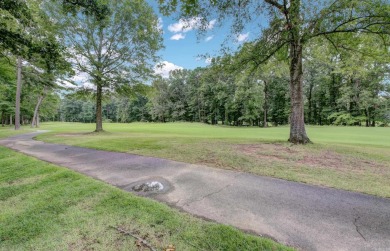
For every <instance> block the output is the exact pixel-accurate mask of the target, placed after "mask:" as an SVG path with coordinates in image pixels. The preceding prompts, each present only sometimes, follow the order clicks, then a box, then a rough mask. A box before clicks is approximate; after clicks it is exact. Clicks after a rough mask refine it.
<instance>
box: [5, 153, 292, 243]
mask: <svg viewBox="0 0 390 251" xmlns="http://www.w3.org/2000/svg"><path fill="white" fill-rule="evenodd" d="M0 209H1V210H0V250H92V249H93V250H148V247H147V246H145V245H143V244H142V243H141V242H140V241H136V240H135V239H134V238H133V237H131V236H128V235H126V234H123V233H121V232H120V231H116V229H114V228H118V229H120V230H121V231H124V232H126V231H127V232H129V233H131V234H132V235H134V236H137V237H139V238H141V239H143V240H145V241H147V243H148V244H149V245H150V246H152V247H154V248H155V249H156V250H165V249H166V248H167V247H169V245H174V246H175V247H176V250H293V249H292V248H289V247H285V246H283V245H281V244H278V243H275V242H274V241H272V240H269V239H265V238H262V237H257V236H253V235H250V234H246V233H243V232H241V231H239V230H237V229H235V228H233V227H230V226H225V225H221V224H216V223H212V222H207V221H204V220H201V219H198V218H195V217H193V216H190V215H188V214H186V213H182V212H179V211H178V210H176V209H172V208H170V207H168V206H167V205H165V204H162V203H158V202H156V201H153V200H151V199H148V198H142V197H138V196H135V195H133V194H130V193H127V192H125V191H122V190H120V189H118V188H115V187H112V186H110V185H108V184H105V183H103V182H101V181H97V180H94V179H92V178H90V177H86V176H84V175H81V174H78V173H76V172H74V171H71V170H68V169H66V168H63V167H59V166H55V165H52V164H49V163H46V162H44V161H40V160H38V159H35V158H32V157H29V156H25V155H23V154H21V153H17V152H14V151H12V150H9V149H7V148H4V147H0ZM113 227H114V228H113Z"/></svg>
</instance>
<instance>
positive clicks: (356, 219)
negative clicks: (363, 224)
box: [353, 216, 367, 241]
mask: <svg viewBox="0 0 390 251" xmlns="http://www.w3.org/2000/svg"><path fill="white" fill-rule="evenodd" d="M359 219H360V216H358V217H356V218H355V219H354V221H353V224H354V225H355V228H356V232H358V234H359V235H360V236H361V237H362V238H363V240H364V241H367V240H366V238H365V237H364V235H363V234H362V233H361V232H360V231H359V227H358V225H357V221H358V220H359Z"/></svg>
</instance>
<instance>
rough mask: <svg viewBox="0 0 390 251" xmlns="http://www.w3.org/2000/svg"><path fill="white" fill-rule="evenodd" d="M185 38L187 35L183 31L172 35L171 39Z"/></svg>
mask: <svg viewBox="0 0 390 251" xmlns="http://www.w3.org/2000/svg"><path fill="white" fill-rule="evenodd" d="M184 38H186V36H185V35H184V34H182V33H177V34H175V35H173V36H172V37H171V40H180V39H184Z"/></svg>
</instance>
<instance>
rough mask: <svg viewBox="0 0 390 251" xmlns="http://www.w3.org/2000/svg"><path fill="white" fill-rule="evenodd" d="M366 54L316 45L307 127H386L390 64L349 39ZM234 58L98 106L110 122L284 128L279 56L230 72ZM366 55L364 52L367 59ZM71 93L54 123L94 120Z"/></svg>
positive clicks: (284, 65)
mask: <svg viewBox="0 0 390 251" xmlns="http://www.w3.org/2000/svg"><path fill="white" fill-rule="evenodd" d="M353 39H354V42H355V43H356V41H359V45H358V46H359V47H360V48H361V49H362V51H365V50H369V52H368V51H366V52H367V53H360V54H357V53H356V52H353V51H343V52H340V51H339V50H337V49H336V48H334V47H333V46H332V45H331V44H329V43H327V41H315V42H313V43H311V44H310V45H309V46H308V49H307V51H305V57H304V60H303V61H304V67H305V72H304V75H305V76H306V77H305V80H304V82H303V88H304V110H305V118H304V121H305V123H306V124H311V125H349V126H367V127H370V126H388V124H389V122H390V83H389V72H390V68H389V63H388V60H389V59H388V54H387V53H386V47H383V46H382V45H381V44H380V43H376V42H375V41H373V40H372V39H371V38H368V37H367V36H365V35H360V37H359V36H354V37H353ZM250 46H253V44H251V43H247V44H246V45H244V46H243V47H242V49H241V50H240V51H238V52H237V53H235V54H233V55H230V56H227V57H224V58H215V59H213V60H212V62H211V65H210V66H208V67H204V68H196V69H194V70H175V71H173V72H171V74H170V76H169V77H168V78H157V79H155V80H154V81H153V82H152V83H151V84H150V85H140V86H139V88H138V90H137V91H136V92H134V93H132V94H131V95H129V96H126V97H124V96H122V95H112V96H111V98H108V99H107V100H105V101H104V102H103V103H104V104H103V117H104V118H105V120H106V121H108V122H121V123H127V122H135V121H150V122H152V121H157V122H174V121H189V122H203V123H209V124H223V125H232V126H243V125H245V126H261V127H267V126H278V125H286V124H289V122H290V121H289V119H290V117H289V116H290V96H289V84H288V83H289V70H288V62H287V60H286V56H285V55H283V53H281V54H279V55H277V57H273V58H272V59H270V61H269V62H268V63H267V64H263V65H261V66H256V65H253V66H251V67H248V68H246V69H244V70H243V68H242V67H238V68H237V67H236V64H237V63H239V62H240V57H241V55H242V54H243V53H245V50H247V47H250ZM368 53H370V54H368ZM84 98H85V100H84V101H82V100H80V95H77V92H75V93H71V94H69V95H68V96H66V97H65V98H64V99H63V100H62V102H61V106H60V107H61V108H60V110H59V111H60V112H59V115H58V116H57V117H58V119H60V120H62V121H78V122H93V121H94V117H93V114H94V112H95V110H94V109H95V108H94V105H93V104H92V103H91V101H90V100H89V101H88V96H85V95H84Z"/></svg>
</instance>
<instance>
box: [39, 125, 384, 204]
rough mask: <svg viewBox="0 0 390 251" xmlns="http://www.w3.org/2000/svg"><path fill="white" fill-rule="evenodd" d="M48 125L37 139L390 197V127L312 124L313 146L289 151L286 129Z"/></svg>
mask: <svg viewBox="0 0 390 251" xmlns="http://www.w3.org/2000/svg"><path fill="white" fill-rule="evenodd" d="M104 128H105V130H106V132H104V133H100V134H96V133H90V132H92V131H93V130H94V124H81V123H45V124H43V125H42V127H41V129H47V130H51V131H52V132H50V133H48V134H44V135H40V136H38V139H40V140H44V141H48V142H56V143H64V144H70V145H77V146H82V147H89V148H96V149H102V150H110V151H120V152H128V153H136V154H141V155H147V156H155V157H162V158H168V159H173V160H178V161H184V162H189V163H198V164H206V165H209V166H215V167H219V168H225V169H235V170H241V171H245V172H251V173H255V174H259V175H266V176H273V177H278V178H282V179H287V180H293V181H299V182H305V183H310V184H314V185H321V186H328V187H335V188H340V189H345V190H351V191H358V192H363V193H368V194H374V195H378V196H382V197H390V182H388V181H389V180H390V128H378V127H377V128H365V127H330V126H327V127H325V126H324V127H321V126H308V133H309V136H310V138H311V140H312V141H313V142H314V144H309V145H305V146H296V145H291V144H289V143H288V142H287V138H288V133H289V128H288V127H276V128H275V127H274V128H266V129H263V128H256V127H239V128H236V127H225V126H211V125H205V124H199V123H166V124H158V123H132V124H105V125H104Z"/></svg>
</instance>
